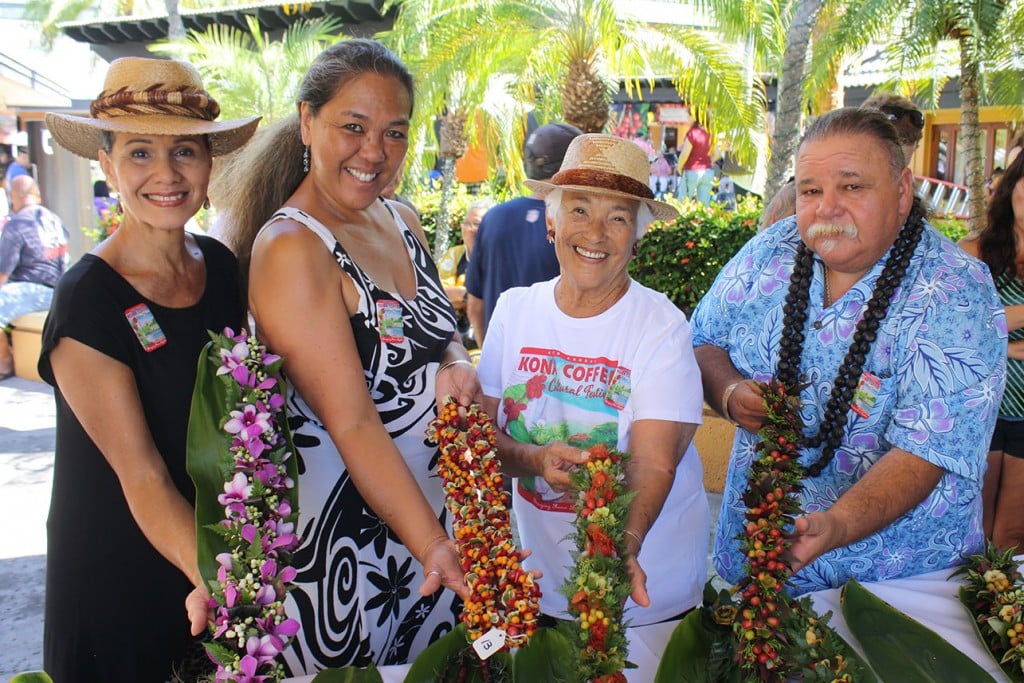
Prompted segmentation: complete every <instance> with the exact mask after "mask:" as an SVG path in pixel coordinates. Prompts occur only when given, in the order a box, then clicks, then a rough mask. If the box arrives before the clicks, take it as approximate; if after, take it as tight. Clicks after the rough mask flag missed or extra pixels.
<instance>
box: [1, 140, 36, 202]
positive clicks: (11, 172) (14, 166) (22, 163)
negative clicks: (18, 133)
mask: <svg viewBox="0 0 1024 683" xmlns="http://www.w3.org/2000/svg"><path fill="white" fill-rule="evenodd" d="M31 167H32V164H31V162H30V161H29V159H28V147H18V149H17V151H16V152H15V153H14V159H13V160H12V161H11V163H9V164H8V165H7V170H6V171H5V172H4V189H5V190H6V191H7V194H8V197H9V196H10V194H11V181H12V180H14V179H15V178H17V177H18V176H23V175H27V176H30V175H32V172H31V170H30V169H31ZM8 201H10V199H8Z"/></svg>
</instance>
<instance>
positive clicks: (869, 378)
mask: <svg viewBox="0 0 1024 683" xmlns="http://www.w3.org/2000/svg"><path fill="white" fill-rule="evenodd" d="M881 387H882V380H880V379H878V378H877V377H875V376H874V375H872V374H871V373H870V372H864V373H861V376H860V381H859V382H858V383H857V389H856V391H854V392H853V401H851V403H850V410H852V411H853V412H855V413H857V414H858V415H860V416H861V417H863V418H865V419H867V417H868V415H869V414H870V413H871V409H872V408H874V407H875V401H877V400H878V390H879V389H881Z"/></svg>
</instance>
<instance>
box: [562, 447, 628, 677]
mask: <svg viewBox="0 0 1024 683" xmlns="http://www.w3.org/2000/svg"><path fill="white" fill-rule="evenodd" d="M588 451H589V453H590V458H589V460H588V461H587V462H586V464H585V465H584V466H581V467H578V468H577V469H576V470H575V471H574V472H572V473H571V474H570V480H571V481H572V484H573V487H574V488H575V489H576V491H578V498H577V502H576V531H575V533H574V535H573V540H574V541H575V544H576V550H575V551H574V558H575V565H574V566H573V568H572V571H571V572H570V574H569V578H568V580H567V581H566V584H565V586H564V587H563V589H562V590H563V592H564V593H565V594H566V596H567V597H568V598H569V613H570V614H571V615H572V616H573V617H574V622H573V625H574V633H575V636H576V643H575V644H574V645H575V646H576V648H577V670H578V672H579V678H580V679H581V680H583V681H588V682H596V683H618V682H624V681H625V680H626V678H625V676H624V675H623V673H622V671H623V669H625V668H626V666H627V663H626V656H627V654H628V643H627V640H626V627H625V624H624V623H623V613H624V605H625V602H626V598H627V597H628V596H629V594H630V592H631V590H632V586H631V584H630V577H629V572H628V570H627V569H626V557H627V553H626V547H625V543H624V540H623V531H624V530H625V526H626V517H627V515H628V513H629V503H630V501H631V500H632V499H633V496H634V494H633V493H629V492H627V491H626V485H625V478H626V477H625V472H624V466H625V463H626V462H627V461H628V459H629V455H628V454H626V453H620V452H618V451H614V450H609V449H608V448H607V447H606V446H604V445H597V446H593V447H591V448H589V449H588Z"/></svg>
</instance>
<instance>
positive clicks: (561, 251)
mask: <svg viewBox="0 0 1024 683" xmlns="http://www.w3.org/2000/svg"><path fill="white" fill-rule="evenodd" d="M639 206H640V202H638V201H636V200H632V199H624V198H621V197H613V196H608V195H602V194H591V193H588V192H575V191H572V190H562V197H561V203H560V205H559V206H558V208H557V210H556V211H554V212H553V213H554V215H551V213H552V212H549V214H548V219H547V220H548V228H549V229H554V231H555V254H556V255H557V257H558V264H559V266H560V267H561V272H562V282H563V283H564V284H565V285H567V286H568V287H570V288H571V289H572V291H573V292H574V293H576V294H583V295H586V296H588V297H591V298H596V299H603V298H605V297H606V296H609V295H614V294H615V293H616V292H619V291H620V290H621V291H622V292H624V291H625V287H626V286H627V285H628V282H629V274H628V273H627V270H626V269H627V267H628V266H629V262H630V260H631V259H632V258H633V243H634V242H635V241H636V221H637V211H638V210H639Z"/></svg>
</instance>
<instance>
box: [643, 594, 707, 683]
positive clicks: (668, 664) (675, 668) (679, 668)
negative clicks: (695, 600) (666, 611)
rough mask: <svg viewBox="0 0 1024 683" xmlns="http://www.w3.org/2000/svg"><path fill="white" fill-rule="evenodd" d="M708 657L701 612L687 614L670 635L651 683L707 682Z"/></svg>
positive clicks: (697, 610)
mask: <svg viewBox="0 0 1024 683" xmlns="http://www.w3.org/2000/svg"><path fill="white" fill-rule="evenodd" d="M710 654H711V636H710V635H709V634H708V632H707V629H705V628H704V624H703V623H702V621H701V609H700V608H697V609H695V610H691V611H690V613H689V614H687V615H686V616H685V617H683V620H682V621H680V622H679V625H678V626H676V627H675V630H673V631H672V636H671V637H670V638H669V640H668V644H667V645H665V652H664V653H663V654H662V656H661V663H660V664H658V673H657V674H656V675H655V677H654V683H677V681H695V682H696V681H706V680H708V657H709V656H710Z"/></svg>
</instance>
